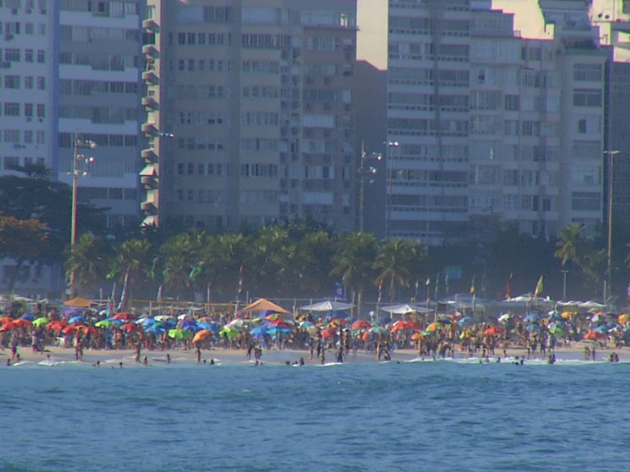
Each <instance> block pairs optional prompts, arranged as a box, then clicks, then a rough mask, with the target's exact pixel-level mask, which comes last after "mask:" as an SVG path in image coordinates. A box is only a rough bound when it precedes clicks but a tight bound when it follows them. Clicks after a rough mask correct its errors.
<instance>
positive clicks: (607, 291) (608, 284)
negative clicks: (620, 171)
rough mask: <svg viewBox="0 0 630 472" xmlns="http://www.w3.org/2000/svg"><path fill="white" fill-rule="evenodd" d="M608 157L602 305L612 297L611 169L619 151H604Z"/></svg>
mask: <svg viewBox="0 0 630 472" xmlns="http://www.w3.org/2000/svg"><path fill="white" fill-rule="evenodd" d="M604 154H605V155H607V156H608V248H607V249H608V250H607V254H606V281H605V282H604V284H605V285H604V304H606V301H607V300H608V299H609V298H610V296H611V295H612V220H613V167H614V163H615V156H616V155H617V154H619V151H604Z"/></svg>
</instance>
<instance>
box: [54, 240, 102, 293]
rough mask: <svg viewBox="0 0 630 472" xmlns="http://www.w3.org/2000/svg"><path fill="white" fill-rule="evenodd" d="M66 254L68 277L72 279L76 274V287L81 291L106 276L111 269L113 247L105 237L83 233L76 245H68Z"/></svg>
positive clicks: (69, 279)
mask: <svg viewBox="0 0 630 472" xmlns="http://www.w3.org/2000/svg"><path fill="white" fill-rule="evenodd" d="M66 255H67V256H68V257H67V260H66V264H65V267H66V278H67V280H68V281H71V280H72V275H73V274H74V283H75V288H76V290H77V292H80V291H81V289H82V288H84V287H86V286H88V285H89V284H91V283H93V282H96V281H99V280H103V279H104V278H105V276H106V274H107V273H108V270H109V263H110V260H111V255H112V247H111V245H110V243H109V241H107V239H105V238H104V237H101V236H93V235H92V234H91V233H83V234H81V235H80V236H79V238H78V239H77V241H76V244H75V245H74V247H70V246H69V247H68V249H67V251H66ZM72 295H74V294H72Z"/></svg>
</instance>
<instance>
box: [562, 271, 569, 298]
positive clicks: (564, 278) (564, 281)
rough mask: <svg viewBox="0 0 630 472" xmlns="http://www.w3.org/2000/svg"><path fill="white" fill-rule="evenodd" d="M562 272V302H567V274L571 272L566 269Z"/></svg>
mask: <svg viewBox="0 0 630 472" xmlns="http://www.w3.org/2000/svg"><path fill="white" fill-rule="evenodd" d="M560 272H562V300H563V301H566V300H567V274H568V273H569V271H568V270H566V269H562V270H561V271H560Z"/></svg>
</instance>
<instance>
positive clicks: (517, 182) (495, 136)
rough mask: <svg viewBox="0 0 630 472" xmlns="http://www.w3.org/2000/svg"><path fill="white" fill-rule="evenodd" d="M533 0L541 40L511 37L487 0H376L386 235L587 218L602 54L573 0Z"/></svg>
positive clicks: (550, 225)
mask: <svg viewBox="0 0 630 472" xmlns="http://www.w3.org/2000/svg"><path fill="white" fill-rule="evenodd" d="M541 6H543V7H544V8H543V12H544V14H545V20H546V21H547V24H548V27H550V28H551V27H552V26H551V25H552V24H553V25H554V26H553V27H554V28H555V31H554V34H553V38H554V39H553V40H539V39H524V38H521V37H519V35H518V34H515V33H514V31H513V18H512V16H511V15H507V14H503V13H502V12H500V11H491V10H490V5H489V4H488V3H487V2H475V1H473V2H471V1H470V0H446V1H436V0H416V1H404V2H403V1H397V0H392V1H390V12H389V20H390V24H389V71H388V74H389V79H388V142H389V146H388V150H389V152H388V179H389V183H388V198H387V215H386V218H387V228H388V236H389V237H410V238H419V239H422V240H423V241H425V242H427V243H428V244H430V245H437V244H442V243H444V242H445V241H457V240H462V239H463V238H465V237H466V230H467V227H468V224H469V223H471V222H474V221H475V220H476V219H482V218H483V217H495V218H498V219H499V220H500V221H501V222H505V223H515V224H517V225H518V227H519V230H520V231H522V232H526V233H530V234H533V235H542V236H549V235H553V234H556V233H557V232H558V231H559V230H560V229H562V228H563V227H564V226H566V225H567V224H568V223H571V222H579V223H582V224H585V225H586V226H587V227H588V228H589V230H590V231H594V230H595V229H596V228H597V227H598V225H599V224H600V223H601V221H602V220H601V217H602V167H601V163H602V156H603V117H604V115H603V97H604V69H605V67H604V66H605V62H606V60H607V57H608V55H607V52H606V51H603V50H601V49H600V48H599V47H598V46H597V44H598V42H597V35H596V29H593V28H591V26H590V23H589V22H588V17H587V15H586V11H585V9H584V7H583V5H582V6H581V7H580V6H578V5H576V2H571V1H568V2H567V1H558V2H548V4H545V5H542V0H541ZM585 18H586V22H585V21H584V19H585ZM436 78H437V80H436Z"/></svg>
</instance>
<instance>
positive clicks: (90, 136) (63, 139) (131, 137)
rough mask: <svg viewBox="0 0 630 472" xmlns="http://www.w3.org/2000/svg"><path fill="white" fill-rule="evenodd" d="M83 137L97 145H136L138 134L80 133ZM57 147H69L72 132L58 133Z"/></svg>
mask: <svg viewBox="0 0 630 472" xmlns="http://www.w3.org/2000/svg"><path fill="white" fill-rule="evenodd" d="M81 137H82V138H83V139H86V140H89V141H92V142H94V143H96V145H97V146H98V147H109V146H112V147H123V146H124V147H137V146H138V136H137V135H135V134H96V133H82V134H81ZM57 139H58V141H59V147H61V148H66V149H69V148H71V147H72V143H73V133H59V134H58V136H57Z"/></svg>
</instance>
